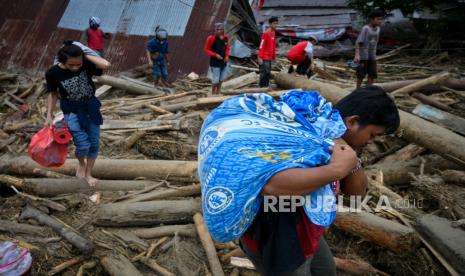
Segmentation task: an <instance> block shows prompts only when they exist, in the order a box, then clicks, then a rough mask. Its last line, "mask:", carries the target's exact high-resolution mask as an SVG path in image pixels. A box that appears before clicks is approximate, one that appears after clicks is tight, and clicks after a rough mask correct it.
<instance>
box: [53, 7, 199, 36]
mask: <svg viewBox="0 0 465 276" xmlns="http://www.w3.org/2000/svg"><path fill="white" fill-rule="evenodd" d="M194 6H195V0H182V1H177V0H176V1H165V0H137V1H127V0H111V1H108V0H107V1H95V0H70V2H69V4H68V6H67V8H66V10H65V13H64V14H63V16H62V17H61V20H60V23H59V24H58V27H61V28H66V29H73V30H84V29H85V28H87V27H88V21H87V20H85V19H87V18H89V17H90V16H97V17H99V18H100V19H101V20H102V29H103V30H104V31H105V32H109V33H125V34H127V35H142V36H148V35H152V34H153V33H154V29H155V28H156V26H162V27H163V28H164V29H166V30H167V31H168V33H169V34H170V35H171V36H182V35H184V31H185V29H186V25H187V22H188V21H189V18H190V15H191V13H192V8H193V7H194Z"/></svg>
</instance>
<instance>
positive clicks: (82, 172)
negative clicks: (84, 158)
mask: <svg viewBox="0 0 465 276" xmlns="http://www.w3.org/2000/svg"><path fill="white" fill-rule="evenodd" d="M76 177H77V178H79V179H84V178H85V177H86V166H85V165H84V166H81V165H79V166H78V168H77V170H76Z"/></svg>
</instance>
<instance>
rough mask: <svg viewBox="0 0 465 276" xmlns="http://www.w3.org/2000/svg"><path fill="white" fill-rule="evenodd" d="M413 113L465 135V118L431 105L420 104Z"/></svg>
mask: <svg viewBox="0 0 465 276" xmlns="http://www.w3.org/2000/svg"><path fill="white" fill-rule="evenodd" d="M412 113H413V114H415V115H417V116H419V117H421V118H423V119H426V120H428V121H431V122H433V123H436V124H438V125H441V126H443V127H445V128H448V129H450V130H453V131H455V132H457V133H460V134H462V135H465V119H464V118H462V117H459V116H456V115H453V114H450V113H447V112H444V111H442V110H439V109H437V108H434V107H432V106H429V105H424V104H419V105H417V106H416V107H415V109H414V110H413V111H412Z"/></svg>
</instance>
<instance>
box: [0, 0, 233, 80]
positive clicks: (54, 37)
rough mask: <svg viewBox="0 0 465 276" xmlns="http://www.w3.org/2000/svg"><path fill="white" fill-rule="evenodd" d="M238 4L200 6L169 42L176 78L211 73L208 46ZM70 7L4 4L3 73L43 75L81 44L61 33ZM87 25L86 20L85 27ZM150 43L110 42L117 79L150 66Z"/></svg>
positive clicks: (137, 39) (218, 0) (225, 0)
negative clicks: (71, 43)
mask: <svg viewBox="0 0 465 276" xmlns="http://www.w3.org/2000/svg"><path fill="white" fill-rule="evenodd" d="M126 1H132V0H126ZM170 1H178V0H170ZM180 1H183V0H180ZM232 1H233V0H197V1H195V5H194V6H193V8H192V13H191V15H190V18H189V20H188V23H187V26H186V28H185V32H184V35H183V36H173V37H171V36H170V37H169V38H168V41H169V43H170V52H171V62H170V63H171V68H170V78H172V79H174V78H176V77H180V76H182V75H185V74H189V73H190V72H196V73H198V74H205V73H206V72H207V70H208V64H209V61H208V57H207V55H206V54H205V53H204V52H203V46H204V43H205V40H206V38H207V36H208V35H209V34H210V33H211V32H212V31H213V29H214V27H213V26H214V23H215V22H218V21H219V22H223V21H225V19H226V17H227V15H228V12H229V10H230V8H231V4H232ZM107 2H108V1H107ZM183 2H185V3H188V1H183ZM67 5H68V1H66V0H65V1H63V0H34V1H27V0H15V1H9V0H0V24H1V25H0V68H1V69H23V70H26V71H28V72H30V73H33V74H42V73H43V72H44V71H45V70H47V69H48V67H49V66H50V65H51V64H52V61H53V57H54V55H55V54H56V52H57V51H58V49H59V47H60V46H61V44H62V42H63V41H64V40H66V39H72V40H79V39H80V37H81V32H80V31H77V30H70V29H63V28H58V27H57V26H58V23H59V21H60V19H61V18H62V16H63V14H64V12H65V10H66V7H67ZM176 16H179V15H176V14H175V15H174V16H173V19H172V20H174V19H175V17H176ZM87 20H88V19H87V18H83V21H85V22H87ZM147 42H148V37H146V36H135V35H131V36H128V35H125V34H122V33H117V34H114V35H112V36H111V38H110V39H109V40H108V41H105V52H106V58H107V59H108V60H109V61H110V62H111V63H112V67H111V69H110V70H109V72H108V73H117V72H120V71H124V70H128V69H131V68H133V67H135V66H139V65H142V64H144V63H146V62H147V60H146V57H145V47H146V44H147Z"/></svg>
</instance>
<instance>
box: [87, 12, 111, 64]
mask: <svg viewBox="0 0 465 276" xmlns="http://www.w3.org/2000/svg"><path fill="white" fill-rule="evenodd" d="M101 23H102V21H101V20H100V18H98V17H96V16H92V17H91V18H89V28H87V29H86V30H85V31H84V34H83V41H84V44H85V45H87V47H89V48H91V49H92V50H94V51H95V52H97V53H99V54H100V56H101V57H103V39H104V38H108V36H109V34H108V33H105V34H104V33H103V32H102V30H101V29H100V24H101Z"/></svg>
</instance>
